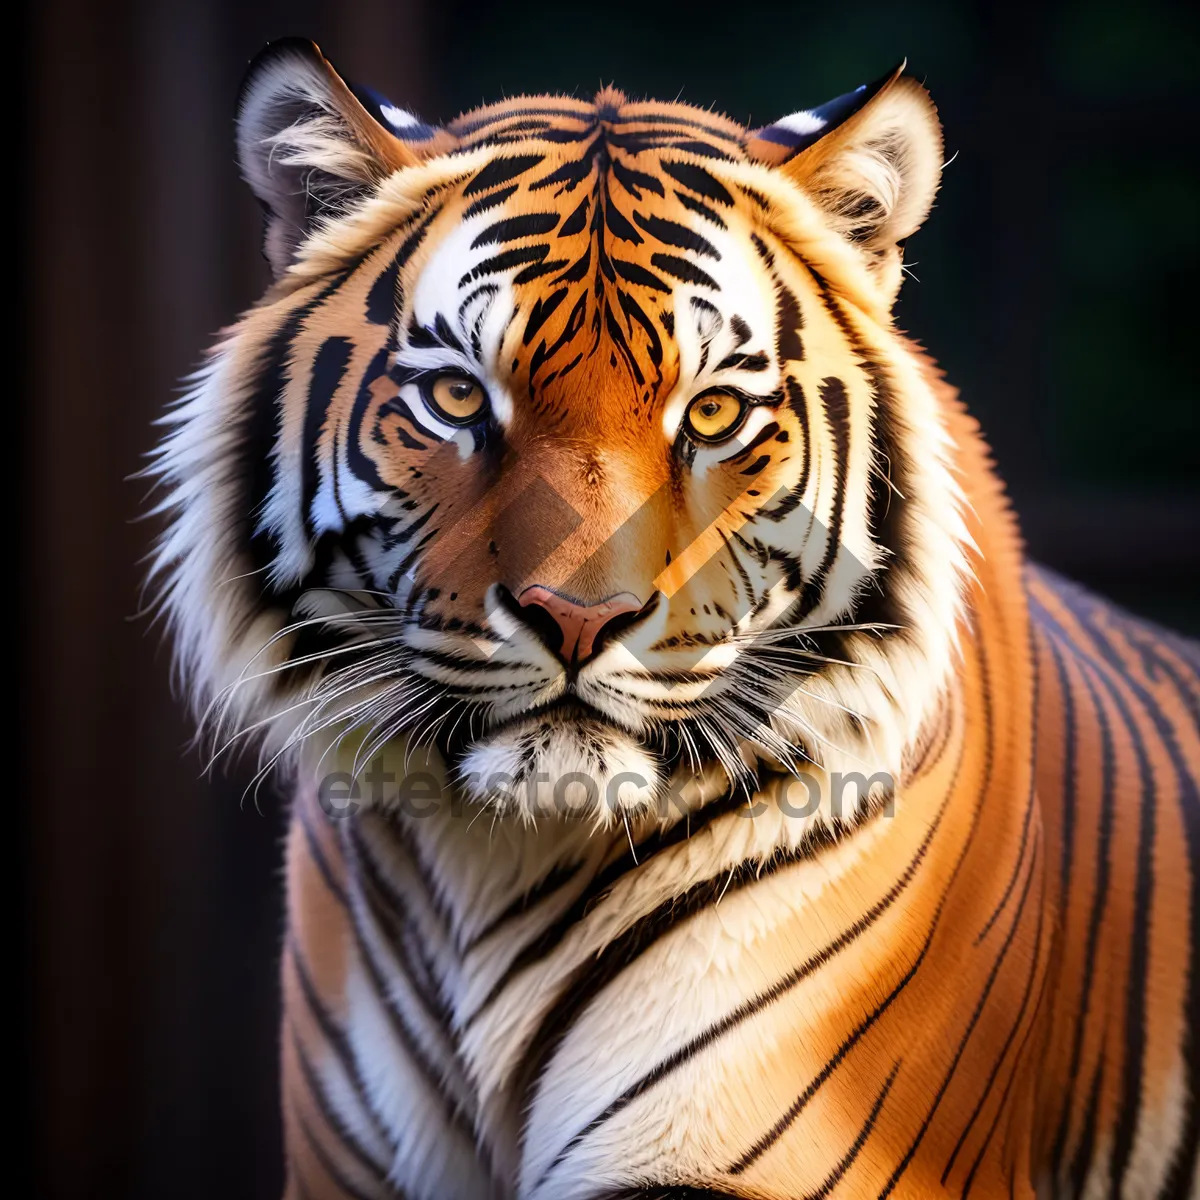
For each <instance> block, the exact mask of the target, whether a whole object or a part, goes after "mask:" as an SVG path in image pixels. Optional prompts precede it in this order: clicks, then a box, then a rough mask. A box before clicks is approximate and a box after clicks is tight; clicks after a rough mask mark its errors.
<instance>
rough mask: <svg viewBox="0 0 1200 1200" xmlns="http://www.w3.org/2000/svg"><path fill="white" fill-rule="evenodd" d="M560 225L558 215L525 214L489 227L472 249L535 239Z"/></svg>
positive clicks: (474, 242)
mask: <svg viewBox="0 0 1200 1200" xmlns="http://www.w3.org/2000/svg"><path fill="white" fill-rule="evenodd" d="M557 224H558V213H552V212H547V213H523V214H522V215H521V216H519V217H507V218H505V219H504V220H503V221H497V222H496V223H495V224H494V225H489V226H488V227H487V228H486V229H485V230H484V231H483V232H482V233H480V234H479V235H478V236H477V237H476V238H475V240H474V241H473V242H472V243H471V249H472V250H477V249H478V248H479V247H480V246H486V245H489V244H490V243H492V242H515V241H516V240H517V239H518V238H523V237H535V236H536V235H538V234H542V233H549V232H550V231H551V230H553V229H554V227H555V226H556V225H557Z"/></svg>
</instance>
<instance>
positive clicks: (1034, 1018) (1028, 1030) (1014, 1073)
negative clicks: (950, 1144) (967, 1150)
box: [961, 971, 1050, 1200]
mask: <svg viewBox="0 0 1200 1200" xmlns="http://www.w3.org/2000/svg"><path fill="white" fill-rule="evenodd" d="M1049 982H1050V972H1049V971H1044V972H1043V973H1042V986H1041V987H1040V988H1039V989H1038V998H1037V1003H1035V1004H1034V1006H1033V1013H1032V1015H1031V1016H1030V1018H1029V1024H1028V1025H1027V1026H1026V1027H1025V1032H1024V1034H1023V1035H1022V1037H1021V1044H1020V1045H1019V1046H1018V1047H1017V1052H1016V1054H1015V1055H1013V1068H1012V1070H1011V1071H1010V1072H1009V1074H1008V1082H1007V1083H1006V1084H1005V1085H1004V1091H1002V1092H1001V1093H1000V1100H999V1102H998V1103H997V1105H996V1112H995V1114H994V1115H993V1117H992V1122H991V1124H990V1125H989V1126H988V1131H987V1136H986V1137H985V1138H984V1139H983V1145H981V1146H980V1147H979V1153H978V1154H976V1155H975V1161H974V1162H973V1163H972V1164H971V1169H970V1170H969V1171H968V1172H967V1177H966V1179H964V1180H963V1191H962V1197H961V1200H967V1196H968V1195H969V1194H970V1192H971V1188H972V1186H973V1185H974V1183H975V1176H976V1175H977V1174H978V1173H979V1168H980V1165H981V1164H982V1163H983V1157H984V1155H985V1154H986V1153H987V1148H988V1146H990V1145H991V1144H992V1138H993V1137H995V1136H996V1131H997V1130H998V1129H999V1128H1000V1121H1001V1118H1003V1117H1007V1116H1010V1115H1011V1113H1010V1110H1009V1108H1008V1097H1009V1094H1010V1093H1011V1091H1012V1089H1013V1084H1015V1083H1016V1082H1017V1080H1018V1079H1026V1078H1028V1076H1027V1075H1025V1074H1024V1073H1023V1072H1022V1070H1021V1060H1022V1058H1024V1056H1025V1050H1026V1047H1027V1046H1028V1045H1029V1044H1030V1038H1031V1036H1032V1034H1033V1032H1034V1030H1035V1029H1037V1028H1039V1021H1038V1017H1039V1015H1040V1013H1041V1010H1042V1001H1043V1000H1044V999H1045V998H1046V996H1047V995H1048V994H1049V987H1048V985H1049ZM1014 1169H1015V1167H1010V1168H1009V1171H1010V1175H1009V1188H1010V1193H1011V1188H1012V1171H1013V1170H1014Z"/></svg>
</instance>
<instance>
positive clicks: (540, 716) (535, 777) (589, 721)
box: [443, 692, 670, 826]
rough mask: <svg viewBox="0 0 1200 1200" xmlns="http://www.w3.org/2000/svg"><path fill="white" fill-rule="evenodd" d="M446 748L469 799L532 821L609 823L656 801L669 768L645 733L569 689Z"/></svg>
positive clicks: (459, 781) (647, 806)
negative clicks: (611, 715) (649, 743)
mask: <svg viewBox="0 0 1200 1200" xmlns="http://www.w3.org/2000/svg"><path fill="white" fill-rule="evenodd" d="M443 754H444V756H445V757H446V761H447V763H448V764H449V765H450V766H451V770H452V772H453V775H454V778H455V780H456V782H457V784H458V786H459V787H461V788H462V790H463V791H464V792H465V794H466V795H467V797H468V798H469V799H471V800H473V801H475V802H477V803H480V804H484V805H487V806H489V807H492V808H493V809H495V810H496V811H498V812H501V813H506V814H515V815H517V816H519V817H520V818H521V819H523V820H526V821H533V820H540V819H545V818H548V817H549V818H556V819H561V818H575V819H584V820H588V821H591V822H593V823H594V824H596V825H597V826H605V825H608V824H610V823H613V822H615V821H619V820H621V819H622V818H623V817H626V816H628V815H630V814H635V813H641V812H644V811H646V810H647V809H648V808H650V807H651V806H652V805H653V804H654V803H655V801H656V800H657V799H658V797H659V795H660V793H661V791H662V789H663V787H664V785H665V782H666V779H667V778H668V775H669V770H670V766H669V764H668V762H667V760H666V758H665V757H664V755H663V754H662V753H661V752H660V751H659V750H657V749H656V748H654V747H652V746H650V745H648V744H647V743H646V741H645V740H644V738H643V737H641V736H639V735H637V734H635V733H634V732H632V731H630V730H629V729H626V728H624V727H623V726H622V725H620V724H618V723H617V722H616V721H614V720H613V719H612V717H610V716H609V715H607V714H606V713H603V712H601V711H600V710H599V709H597V708H595V707H593V706H592V705H590V704H588V703H587V702H586V701H584V700H582V699H580V698H579V697H578V696H575V695H573V694H571V693H570V692H567V693H565V694H563V695H562V696H559V697H558V698H557V699H554V700H551V701H548V702H546V703H543V704H539V705H536V706H535V707H533V708H529V709H526V710H525V711H523V712H520V713H516V714H513V715H511V716H508V717H505V718H504V719H502V720H501V721H499V722H497V723H496V724H495V725H492V726H490V727H488V728H487V729H486V730H484V731H483V732H482V733H477V734H476V735H475V736H474V737H470V738H468V737H461V738H460V739H459V740H458V744H457V745H452V746H446V747H444V748H443Z"/></svg>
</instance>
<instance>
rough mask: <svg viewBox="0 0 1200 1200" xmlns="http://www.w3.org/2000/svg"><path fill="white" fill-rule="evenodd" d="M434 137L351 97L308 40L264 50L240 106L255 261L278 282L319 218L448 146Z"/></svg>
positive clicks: (407, 117) (357, 95)
mask: <svg viewBox="0 0 1200 1200" xmlns="http://www.w3.org/2000/svg"><path fill="white" fill-rule="evenodd" d="M445 141H446V138H445V136H444V135H443V134H442V131H440V130H436V129H433V128H431V127H430V126H427V125H423V124H422V123H421V122H420V121H418V120H417V118H415V117H413V116H411V114H409V113H406V112H404V111H403V110H402V109H399V108H396V107H395V106H394V105H391V104H389V103H388V102H387V101H386V100H384V99H383V97H381V96H379V95H377V94H376V93H374V92H371V91H368V90H366V89H356V88H353V87H352V86H351V85H349V84H347V83H346V81H345V80H343V79H342V77H341V76H340V75H339V74H338V73H337V72H336V71H335V70H334V69H333V66H332V65H331V64H330V63H329V62H328V61H327V60H326V59H325V58H324V56H323V55H322V54H321V51H320V50H319V49H318V48H317V46H316V45H314V44H313V43H312V42H309V41H306V40H304V39H302V38H286V39H283V40H281V41H277V42H271V43H270V44H269V45H267V46H266V47H265V48H264V49H263V50H262V51H261V52H260V53H259V55H258V57H257V58H255V59H254V61H253V62H252V63H251V64H250V67H249V69H248V70H247V72H246V77H245V79H244V80H243V82H242V89H241V93H240V96H239V98H238V112H237V151H238V165H239V166H240V167H241V171H242V176H243V178H244V179H245V180H246V182H247V183H248V184H249V185H250V187H251V188H252V189H253V191H254V194H255V195H256V196H257V197H258V199H259V201H260V202H261V203H262V205H263V208H264V210H265V215H266V229H265V233H264V239H263V253H264V255H265V256H266V258H267V261H268V262H269V263H270V264H271V270H272V271H273V272H274V275H275V278H276V279H278V278H279V276H280V275H282V274H283V273H284V272H285V271H286V270H287V269H288V267H289V266H290V265H291V263H292V261H293V260H294V257H295V253H296V248H297V247H298V246H299V245H300V243H301V242H302V241H303V240H304V239H305V238H306V237H307V236H308V235H309V233H311V232H312V230H313V227H314V225H315V224H316V223H317V222H319V221H320V220H321V219H322V218H326V217H330V216H334V215H336V214H337V213H338V212H340V211H342V210H343V209H344V208H345V207H346V206H347V205H348V204H349V203H351V202H353V201H354V200H355V199H357V198H358V197H359V196H361V195H363V194H364V193H365V192H367V191H368V190H369V189H370V188H371V187H373V186H374V185H375V184H377V183H378V182H379V181H380V180H382V179H384V178H386V177H387V176H388V175H390V174H391V173H392V172H393V171H396V170H398V169H399V168H401V167H409V166H413V165H415V164H416V163H418V162H420V161H421V159H422V158H423V157H426V156H427V155H428V154H431V153H438V152H441V151H443V150H445V149H448V148H449V147H448V146H446V145H444V144H443V143H444V142H445Z"/></svg>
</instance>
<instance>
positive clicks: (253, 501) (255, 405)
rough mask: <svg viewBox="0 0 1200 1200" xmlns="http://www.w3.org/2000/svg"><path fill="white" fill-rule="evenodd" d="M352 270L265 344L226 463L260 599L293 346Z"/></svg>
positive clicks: (271, 545)
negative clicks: (237, 489) (238, 488)
mask: <svg viewBox="0 0 1200 1200" xmlns="http://www.w3.org/2000/svg"><path fill="white" fill-rule="evenodd" d="M353 270H354V267H350V268H348V269H347V270H345V271H343V272H341V273H340V274H339V275H338V276H337V277H336V278H335V279H333V280H331V281H330V282H329V283H328V284H327V285H326V286H325V287H324V288H323V289H322V290H321V291H319V292H318V293H317V294H316V295H315V296H313V297H312V298H311V299H310V300H308V301H306V302H305V303H304V304H302V305H301V306H300V307H299V308H297V309H296V310H295V311H294V312H292V313H291V314H290V315H289V316H288V317H287V319H286V320H285V321H284V322H283V324H282V325H280V327H279V329H278V330H277V331H276V332H275V333H274V334H273V335H272V336H271V338H270V339H269V340H268V341H267V344H266V346H265V348H264V352H263V356H262V359H261V360H260V364H259V370H258V378H257V381H256V382H255V385H254V388H253V391H252V392H251V394H250V398H249V400H248V402H247V403H246V404H245V405H244V406H243V409H242V411H243V412H245V414H246V417H245V420H244V421H243V423H242V427H241V437H240V440H239V445H238V448H237V451H236V454H235V455H234V456H232V459H231V462H230V463H229V478H230V479H232V480H235V481H238V482H241V483H242V484H243V491H242V494H241V496H240V497H239V498H238V500H237V502H236V504H235V505H234V507H233V509H232V511H234V512H236V513H238V514H239V515H240V516H241V519H242V522H243V527H242V533H241V538H240V540H241V542H242V544H244V545H245V546H246V547H247V549H248V552H249V557H250V566H251V572H250V574H251V575H253V576H254V577H255V579H257V580H258V582H259V584H260V586H261V588H262V592H263V594H264V595H265V594H267V592H268V590H269V588H270V582H269V577H268V574H267V572H268V570H269V568H270V567H271V565H272V564H273V563H274V561H275V559H276V557H277V555H278V553H279V544H278V542H277V540H276V538H275V535H274V534H273V533H271V532H270V531H269V530H267V529H259V520H260V518H261V516H262V514H263V510H264V509H265V507H266V503H267V499H268V497H269V496H270V494H271V491H272V489H273V488H274V486H275V455H274V450H275V447H276V446H277V445H278V443H279V437H280V434H281V432H282V420H283V411H282V410H283V405H282V399H283V393H284V391H285V390H286V389H287V386H288V383H289V382H290V380H291V357H292V346H293V342H294V341H295V339H296V336H297V334H299V332H300V331H301V329H303V327H304V322H305V321H306V320H307V319H308V317H309V316H311V315H312V313H313V312H315V311H316V309H317V308H318V307H320V305H321V304H323V303H324V302H325V301H326V300H328V299H329V297H330V296H332V295H333V294H334V292H336V291H337V290H338V289H339V288H340V287H341V286H342V284H343V283H345V281H346V280H347V279H348V278H349V276H350V275H351V273H352V272H353ZM254 615H257V614H254Z"/></svg>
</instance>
